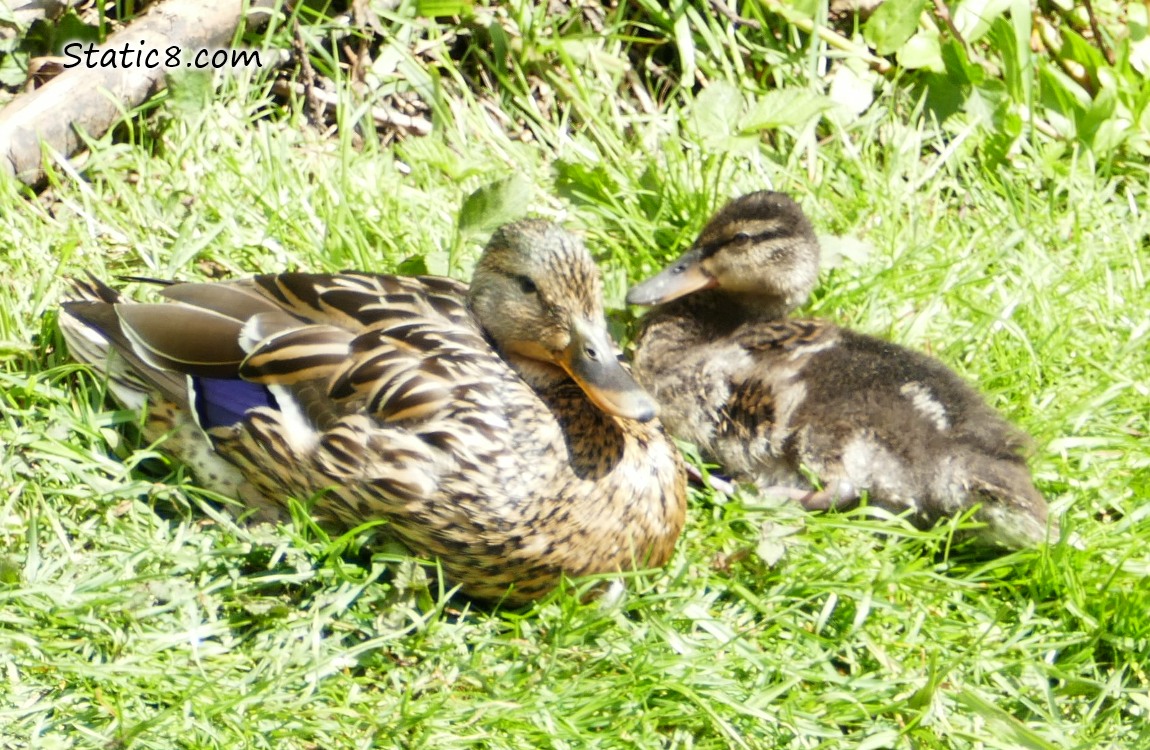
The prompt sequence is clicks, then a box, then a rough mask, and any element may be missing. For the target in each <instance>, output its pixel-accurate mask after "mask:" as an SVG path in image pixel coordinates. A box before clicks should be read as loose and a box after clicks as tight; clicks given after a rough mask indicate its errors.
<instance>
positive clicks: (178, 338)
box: [61, 220, 685, 604]
mask: <svg viewBox="0 0 1150 750" xmlns="http://www.w3.org/2000/svg"><path fill="white" fill-rule="evenodd" d="M78 286H79V288H80V289H81V292H82V295H81V296H82V299H79V300H75V301H72V302H69V303H66V304H65V305H64V310H63V314H62V315H61V329H62V330H63V332H64V334H65V337H66V338H67V340H68V342H69V346H70V348H71V350H72V353H73V356H75V357H76V358H77V359H79V360H80V361H84V362H88V363H90V364H92V365H93V366H94V367H96V368H97V369H101V370H103V371H105V372H106V373H107V374H108V380H109V389H110V391H111V392H112V393H113V395H114V396H115V397H116V398H117V399H118V400H120V401H121V402H122V403H124V404H125V405H127V406H129V407H131V408H144V407H147V408H148V410H149V412H148V413H149V418H148V420H147V423H146V424H147V426H146V431H147V433H148V437H149V439H159V438H165V437H166V440H165V442H164V443H163V446H164V447H165V448H166V449H168V450H169V451H170V452H172V453H173V454H174V455H176V456H177V458H180V459H181V460H183V461H185V462H186V463H188V465H189V466H190V467H191V468H192V469H193V471H194V472H195V473H196V476H197V478H198V480H199V481H200V482H202V483H203V484H205V485H206V486H208V487H210V488H212V489H214V490H216V491H218V492H221V493H223V494H225V495H230V496H233V497H237V498H239V499H241V500H243V501H244V502H245V503H246V504H247V505H248V506H250V507H252V508H256V509H260V510H261V511H262V512H264V513H268V512H270V513H272V514H273V515H274V514H275V513H276V512H277V511H279V512H282V507H283V503H284V501H286V499H287V498H289V497H294V498H298V499H301V500H305V501H310V502H312V503H313V505H312V508H313V513H314V514H315V515H316V516H317V517H318V518H319V519H321V520H324V521H328V522H333V523H336V524H339V525H343V526H351V525H357V524H360V523H363V522H365V521H368V520H372V519H378V518H385V519H387V520H388V521H389V524H390V528H391V529H392V530H393V531H394V533H395V534H396V535H397V536H398V537H399V538H400V539H401V540H403V541H404V542H405V543H406V544H407V545H408V546H409V547H410V549H411V550H412V551H413V552H414V553H415V554H417V555H420V556H426V557H431V558H434V557H438V558H439V559H440V560H441V562H442V565H443V567H444V570H445V571H446V573H447V575H448V577H449V578H450V580H451V581H452V582H454V583H458V584H460V585H461V587H462V589H463V590H464V591H465V592H466V593H468V594H469V595H472V596H476V597H480V598H486V599H495V600H499V599H502V600H503V601H506V602H509V603H513V604H518V603H522V602H525V601H528V600H530V599H533V598H535V597H538V596H539V595H541V594H543V593H545V592H547V591H548V590H550V589H551V588H553V587H554V586H555V584H556V583H557V582H558V580H559V577H560V575H561V574H566V575H569V576H582V575H588V574H594V573H605V572H614V571H621V570H629V569H632V568H635V567H646V566H658V565H662V564H663V563H665V562H666V561H667V559H668V558H669V557H670V555H671V552H672V550H673V548H674V544H675V541H676V539H677V538H678V536H679V532H680V530H681V528H682V525H683V521H684V513H685V482H684V478H683V472H682V466H681V462H680V459H679V456H678V454H677V452H676V451H675V449H674V446H673V445H672V444H671V442H670V441H669V440H668V438H667V436H666V435H665V434H664V432H663V429H662V427H661V426H660V425H659V423H658V421H656V420H653V419H652V417H653V415H654V407H653V404H652V402H651V401H650V399H649V398H648V397H647V396H646V394H645V393H644V392H643V391H642V390H641V389H640V388H639V387H638V386H637V385H635V383H634V381H633V380H632V379H631V378H630V375H629V374H628V373H627V372H626V371H625V370H624V369H623V368H622V366H621V365H620V364H619V361H618V358H617V351H616V349H615V347H614V344H613V342H611V341H610V338H609V336H608V334H607V331H606V325H605V322H604V318H603V312H602V306H601V305H602V303H601V285H600V280H599V275H598V271H597V269H596V268H595V265H594V262H593V261H592V260H591V257H590V255H589V254H588V253H587V251H586V249H585V248H584V247H583V245H582V243H581V242H579V241H578V240H577V239H575V238H574V237H572V236H571V235H569V234H567V233H566V232H564V231H563V230H561V229H559V228H558V227H556V226H554V225H553V224H550V223H548V222H542V221H532V220H529V221H523V222H518V223H515V224H512V225H508V226H506V227H504V228H503V229H501V230H500V231H498V232H496V234H495V236H494V237H493V238H492V240H491V242H490V244H489V245H488V247H487V249H486V251H485V253H484V255H483V257H482V258H481V259H480V261H479V263H478V265H477V266H476V270H475V275H474V278H473V281H472V284H471V286H470V288H468V287H466V286H464V285H463V284H460V283H459V282H456V281H452V280H449V279H443V278H434V277H415V278H405V277H397V276H386V275H372V274H360V273H344V274H338V275H312V274H298V273H294V274H279V275H266V276H257V277H255V278H252V279H245V280H236V281H228V282H220V283H211V284H174V285H171V286H167V287H165V288H164V290H163V292H162V293H163V295H164V296H165V297H167V298H168V301H165V302H161V303H155V304H137V303H130V302H125V301H123V300H121V299H120V297H119V295H118V294H117V293H116V292H114V291H112V290H111V289H109V288H108V287H106V286H104V285H103V284H100V283H99V282H95V281H93V282H91V283H86V284H80V285H78ZM109 355H110V356H109ZM177 373H178V374H177ZM185 375H186V376H187V378H185V377H184V376H185ZM245 383H246V385H245ZM189 385H190V387H189ZM229 399H230V400H229ZM597 406H598V408H597ZM608 412H609V413H608Z"/></svg>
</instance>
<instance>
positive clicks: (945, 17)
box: [934, 0, 966, 48]
mask: <svg viewBox="0 0 1150 750" xmlns="http://www.w3.org/2000/svg"><path fill="white" fill-rule="evenodd" d="M934 12H935V14H936V15H937V16H938V17H939V18H941V19H942V22H943V23H945V24H946V28H948V29H950V33H951V34H952V35H953V36H954V38H955V39H957V40H958V43H959V44H961V45H962V46H963V47H964V48H965V47H966V40H965V39H963V38H962V33H961V32H960V31H959V30H958V27H957V26H955V25H954V19H953V18H952V17H951V15H950V8H948V7H946V3H945V2H943V0H934Z"/></svg>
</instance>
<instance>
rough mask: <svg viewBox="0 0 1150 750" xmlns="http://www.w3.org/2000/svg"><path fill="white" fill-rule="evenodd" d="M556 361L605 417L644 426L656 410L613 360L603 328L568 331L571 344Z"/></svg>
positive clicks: (579, 325) (583, 325) (577, 326)
mask: <svg viewBox="0 0 1150 750" xmlns="http://www.w3.org/2000/svg"><path fill="white" fill-rule="evenodd" d="M556 361H557V362H558V363H559V365H560V366H561V367H562V368H563V369H564V370H566V371H567V374H568V375H570V376H571V377H572V379H573V380H574V381H575V382H576V383H578V384H579V387H580V388H582V389H583V391H584V392H585V393H586V394H587V397H588V398H590V399H591V402H592V403H594V404H595V405H596V406H598V407H599V408H600V409H602V410H603V411H604V412H606V413H607V414H611V415H614V416H616V417H623V418H625V419H634V420H636V421H639V422H647V421H650V420H651V419H654V418H655V415H656V414H658V411H659V410H658V407H657V406H656V405H655V402H654V401H653V400H652V399H651V397H650V396H648V395H647V392H646V391H644V390H643V389H642V388H641V387H640V386H639V384H638V383H636V382H635V379H634V378H632V377H631V374H630V373H628V372H627V371H626V370H625V369H623V365H622V364H620V363H619V360H618V358H617V357H616V356H615V347H614V346H613V345H612V343H611V337H610V336H609V335H608V333H607V329H606V328H605V327H604V326H601V325H599V326H597V325H594V324H593V323H590V322H587V321H579V322H576V323H575V324H574V325H573V326H572V327H571V343H570V344H568V345H567V348H566V349H563V350H562V351H560V352H559V353H558V356H557V358H556Z"/></svg>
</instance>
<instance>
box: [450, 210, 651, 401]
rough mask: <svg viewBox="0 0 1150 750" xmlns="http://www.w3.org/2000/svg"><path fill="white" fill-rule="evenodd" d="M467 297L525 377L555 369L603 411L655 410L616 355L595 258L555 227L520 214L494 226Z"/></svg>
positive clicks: (480, 319) (484, 324)
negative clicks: (508, 222)
mask: <svg viewBox="0 0 1150 750" xmlns="http://www.w3.org/2000/svg"><path fill="white" fill-rule="evenodd" d="M468 302H469V304H470V306H471V309H472V311H473V312H474V314H475V316H476V319H477V320H478V321H479V323H480V324H481V325H482V326H483V328H484V329H485V330H486V331H487V333H488V335H489V336H490V337H491V339H492V341H494V342H495V345H496V346H497V347H498V348H499V350H500V351H501V352H502V353H503V354H504V356H505V357H507V358H508V360H509V361H511V363H512V364H513V365H515V367H516V368H517V369H518V370H519V371H520V372H521V373H523V374H524V377H528V379H529V380H531V379H533V376H535V375H538V374H540V373H543V375H544V376H546V374H547V372H548V371H549V370H551V371H553V370H554V368H556V367H557V368H560V369H561V370H562V371H564V372H565V373H566V374H567V375H569V376H570V377H571V378H572V379H573V380H574V381H575V382H576V383H578V384H579V386H580V387H581V388H582V389H583V391H584V392H585V393H586V394H587V397H588V398H590V399H591V401H592V402H593V403H594V404H595V405H596V406H598V407H599V408H600V409H602V410H603V411H605V412H607V413H608V414H613V415H615V416H619V417H625V418H628V419H635V420H638V421H640V422H646V421H648V420H650V419H652V418H653V417H654V416H655V414H656V413H657V408H656V406H655V402H654V401H653V400H652V399H651V397H650V396H648V395H647V393H646V391H644V390H643V389H642V388H641V387H640V386H639V384H638V383H636V382H635V380H634V379H633V378H632V377H631V375H630V374H629V373H628V372H627V371H626V370H625V369H624V368H623V366H622V365H621V364H620V362H619V360H618V357H617V356H616V349H615V345H614V342H613V341H612V340H611V336H610V334H609V333H608V332H607V321H606V318H605V317H604V316H603V284H602V281H601V280H600V278H599V269H598V268H597V267H596V265H595V261H594V260H592V258H591V254H590V253H589V252H587V248H586V247H584V245H583V243H582V242H581V241H580V240H579V239H578V238H577V237H575V236H573V235H571V234H570V233H568V232H566V231H564V230H563V229H561V228H560V227H558V226H557V225H555V224H553V223H551V222H549V221H542V220H538V219H526V220H523V221H517V222H515V223H513V224H507V225H505V226H503V227H500V228H499V229H498V230H497V231H496V232H495V234H494V235H493V236H492V237H491V241H490V242H489V243H488V244H487V248H486V250H484V252H483V255H482V257H480V259H479V262H478V264H477V265H476V266H475V274H474V276H473V277H472V280H471V290H470V292H469V293H468Z"/></svg>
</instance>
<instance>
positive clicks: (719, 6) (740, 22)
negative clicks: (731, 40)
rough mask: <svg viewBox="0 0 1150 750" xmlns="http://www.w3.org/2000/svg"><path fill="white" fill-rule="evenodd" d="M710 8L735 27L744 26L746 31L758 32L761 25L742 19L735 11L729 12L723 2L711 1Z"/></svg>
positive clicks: (728, 8) (752, 20) (750, 19)
mask: <svg viewBox="0 0 1150 750" xmlns="http://www.w3.org/2000/svg"><path fill="white" fill-rule="evenodd" d="M711 7H712V8H714V9H715V10H717V11H719V13H721V14H722V15H723V16H725V17H726V19H727V20H728V21H730V22H731V23H733V24H734V25H735V26H746V27H747V28H748V29H754V30H755V31H759V30H761V29H762V28H763V25H762V24H761V23H759V22H758V21H756V20H755V19H753V18H743V17H742V16H740V15H739V14H738V13H736V12H735V11H733V10H731V6H729V5H727V4H726V3H725V2H723V0H711Z"/></svg>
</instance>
